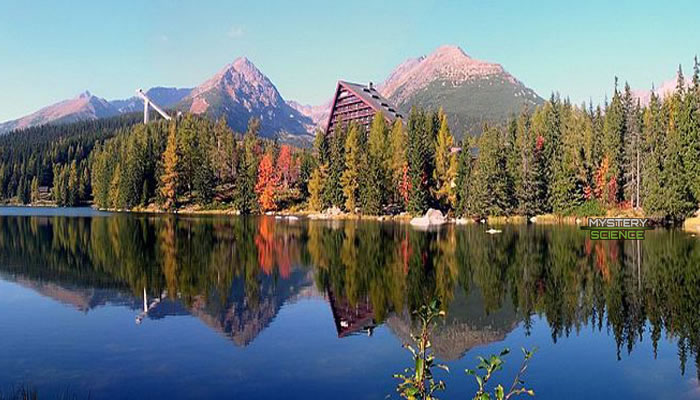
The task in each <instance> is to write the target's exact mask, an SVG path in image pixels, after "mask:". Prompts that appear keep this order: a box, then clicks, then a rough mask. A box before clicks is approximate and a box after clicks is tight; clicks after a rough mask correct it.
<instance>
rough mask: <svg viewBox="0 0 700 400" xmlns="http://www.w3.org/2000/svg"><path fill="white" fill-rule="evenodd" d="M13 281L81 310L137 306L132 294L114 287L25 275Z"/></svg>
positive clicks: (137, 303)
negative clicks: (108, 306)
mask: <svg viewBox="0 0 700 400" xmlns="http://www.w3.org/2000/svg"><path fill="white" fill-rule="evenodd" d="M3 278H4V277H3ZM15 282H16V283H17V284H19V285H21V286H23V287H25V288H27V289H31V290H34V291H35V292H37V293H39V294H41V295H43V296H46V297H49V298H52V299H54V300H56V301H58V302H60V303H63V304H67V305H70V306H73V307H75V308H76V309H78V310H79V311H82V312H88V311H90V310H92V309H93V308H96V307H99V306H104V305H106V304H115V305H126V306H129V307H131V308H134V309H135V308H138V306H139V302H138V300H136V299H134V298H133V296H130V295H128V294H125V293H123V292H121V291H119V290H115V289H98V288H82V287H77V286H76V287H68V286H64V285H61V284H59V283H54V282H43V281H35V280H32V279H28V278H25V277H17V278H16V279H15Z"/></svg>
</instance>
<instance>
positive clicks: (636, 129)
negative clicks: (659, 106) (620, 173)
mask: <svg viewBox="0 0 700 400" xmlns="http://www.w3.org/2000/svg"><path fill="white" fill-rule="evenodd" d="M623 109H624V113H625V136H624V139H625V144H624V153H625V156H624V183H625V186H624V199H625V201H626V202H628V203H629V204H630V205H631V206H632V207H634V208H638V207H639V196H640V186H641V169H642V167H641V156H642V155H641V150H642V149H641V147H642V139H641V106H640V104H639V99H635V97H634V96H633V95H632V91H631V89H630V85H629V84H628V83H625V92H624V95H623Z"/></svg>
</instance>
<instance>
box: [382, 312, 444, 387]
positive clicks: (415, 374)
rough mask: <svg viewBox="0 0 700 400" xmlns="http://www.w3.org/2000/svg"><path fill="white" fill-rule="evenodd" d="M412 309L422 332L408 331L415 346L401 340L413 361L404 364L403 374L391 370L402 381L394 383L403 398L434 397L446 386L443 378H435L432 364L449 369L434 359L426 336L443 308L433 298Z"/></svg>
mask: <svg viewBox="0 0 700 400" xmlns="http://www.w3.org/2000/svg"><path fill="white" fill-rule="evenodd" d="M413 313H414V314H415V315H416V316H417V317H418V319H419V320H420V323H421V332H420V334H419V335H411V338H412V339H413V342H414V344H415V346H416V347H415V348H414V347H413V346H411V345H410V344H404V346H403V347H404V348H406V349H408V351H410V352H411V354H412V356H413V361H414V364H415V365H414V366H413V367H409V368H406V369H405V370H404V373H403V374H394V378H397V379H400V380H401V381H402V382H401V383H399V384H398V385H397V387H396V391H397V392H398V393H399V395H400V396H401V397H402V398H404V399H409V400H437V397H435V395H434V393H435V392H438V391H441V390H445V382H443V381H441V380H435V378H434V377H433V371H434V369H435V368H440V369H443V370H445V371H447V372H449V371H450V370H449V368H448V367H447V366H446V365H443V364H438V363H436V360H435V356H434V354H433V351H432V350H431V347H432V345H431V343H430V337H429V336H430V331H431V330H432V327H433V325H434V322H435V320H436V319H437V318H439V317H444V316H445V312H444V311H442V310H440V307H439V304H438V302H437V301H436V300H433V301H432V302H431V303H430V304H429V305H423V306H421V307H420V308H419V309H418V310H417V311H414V312H413Z"/></svg>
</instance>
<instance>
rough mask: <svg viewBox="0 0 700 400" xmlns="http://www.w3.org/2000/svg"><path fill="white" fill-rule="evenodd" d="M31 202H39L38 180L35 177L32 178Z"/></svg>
mask: <svg viewBox="0 0 700 400" xmlns="http://www.w3.org/2000/svg"><path fill="white" fill-rule="evenodd" d="M31 202H32V203H37V202H39V178H37V177H36V176H35V177H33V178H32V194H31Z"/></svg>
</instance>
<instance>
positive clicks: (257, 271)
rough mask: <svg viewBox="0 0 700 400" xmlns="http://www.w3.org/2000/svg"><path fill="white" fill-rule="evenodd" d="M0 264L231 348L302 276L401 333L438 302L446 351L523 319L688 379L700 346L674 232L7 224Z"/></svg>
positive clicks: (158, 221)
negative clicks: (197, 327) (618, 234)
mask: <svg viewBox="0 0 700 400" xmlns="http://www.w3.org/2000/svg"><path fill="white" fill-rule="evenodd" d="M307 265H308V266H311V267H312V269H307V267H305V266H307ZM0 270H1V272H2V273H4V274H10V275H14V276H19V277H21V278H22V279H24V280H29V281H34V282H47V283H52V284H57V285H59V286H60V288H64V287H69V286H73V287H75V286H77V287H82V288H92V289H116V290H118V291H120V292H121V293H130V294H131V295H132V296H134V297H140V296H141V293H142V292H143V288H144V287H145V288H147V290H148V292H149V295H151V296H160V295H161V294H162V293H163V291H165V290H167V292H168V295H169V296H170V299H171V300H172V301H178V302H181V303H182V304H184V305H185V306H186V307H187V308H188V309H189V310H190V312H192V313H193V314H195V315H197V316H198V317H199V318H202V320H205V322H207V324H209V325H211V326H212V327H214V328H215V329H217V330H220V331H221V332H223V333H224V334H226V335H227V336H230V337H232V338H234V340H236V342H237V343H240V344H246V343H249V342H250V340H252V338H254V337H255V336H256V335H257V334H258V333H259V332H260V330H262V329H264V327H265V326H267V324H269V322H270V321H271V320H272V319H273V318H274V316H275V315H276V313H277V312H278V310H279V308H280V307H281V305H282V304H283V303H284V302H285V301H287V299H289V298H293V297H294V296H296V295H298V293H299V292H300V291H301V290H303V289H304V287H306V286H307V285H308V279H309V273H310V272H311V271H312V272H313V280H314V281H315V284H316V287H317V288H318V289H319V291H321V292H324V293H332V294H333V296H334V298H335V299H337V300H338V304H342V307H344V308H347V309H348V310H351V309H352V308H353V307H354V308H355V309H361V310H363V312H371V314H372V318H373V319H374V321H375V322H377V323H379V322H382V321H386V320H390V321H393V322H392V323H391V325H392V328H393V329H395V330H396V331H397V332H401V331H402V329H403V328H406V327H408V326H409V325H410V320H406V319H405V318H404V317H406V316H407V315H408V314H407V313H408V310H411V309H415V308H416V307H417V306H419V305H420V304H424V303H426V301H427V300H429V299H432V298H435V297H437V298H439V299H440V300H441V301H442V302H443V304H445V307H446V308H448V311H449V313H448V318H447V322H446V325H445V327H444V333H445V334H444V335H443V339H444V341H443V342H442V343H441V344H439V346H443V347H444V349H446V350H445V351H446V352H449V353H450V354H451V356H453V357H456V356H458V355H459V354H460V352H461V351H462V350H464V349H466V348H468V346H470V345H472V344H474V343H478V342H479V340H482V341H488V340H497V339H498V338H500V337H502V336H503V335H504V334H505V332H507V331H509V330H510V329H512V327H513V321H515V320H516V319H517V320H519V319H522V320H523V321H524V324H525V328H526V329H529V326H530V323H531V318H532V316H533V315H540V316H542V317H543V318H545V319H546V320H547V322H548V324H549V326H550V329H551V334H552V338H553V340H558V339H559V338H561V337H563V336H567V335H569V334H570V333H571V332H575V331H578V330H580V329H582V328H583V327H585V326H592V327H594V328H596V329H598V330H602V329H606V330H609V331H610V332H611V334H612V335H613V337H614V338H615V340H616V342H617V353H618V356H619V357H621V356H622V353H623V350H627V352H630V351H632V349H633V348H634V346H635V344H636V343H639V341H640V340H641V338H642V335H643V333H644V332H645V331H649V332H650V335H651V340H652V343H653V345H654V347H656V346H657V344H658V341H659V340H660V339H661V337H662V335H663V334H664V332H665V333H666V334H667V335H669V336H671V337H673V338H676V339H677V340H678V349H679V358H680V363H681V369H683V370H684V369H685V365H686V363H687V361H688V359H689V358H690V359H693V358H694V359H695V362H698V361H697V360H698V349H699V348H700V338H699V335H700V313H699V312H698V304H700V244H698V242H697V241H696V240H695V239H692V238H689V237H687V236H685V235H683V234H681V233H678V232H665V231H659V232H648V237H647V240H646V241H644V242H631V241H630V242H614V241H607V242H603V241H590V240H588V239H587V238H586V236H585V233H584V232H582V231H580V230H578V229H577V228H575V227H541V226H525V225H523V226H507V227H505V228H504V229H503V233H502V234H499V235H486V234H485V233H484V232H483V229H482V228H481V227H479V226H468V227H455V226H447V227H445V228H443V229H441V230H440V231H435V232H418V231H415V230H413V229H411V228H410V227H408V226H405V225H400V224H379V223H357V224H356V223H345V224H342V223H341V224H337V223H335V224H333V223H332V224H328V223H324V222H320V221H309V222H308V223H305V222H298V223H288V222H286V221H279V220H275V219H274V218H268V217H261V218H223V217H211V218H188V217H177V218H176V217H164V216H155V217H154V216H133V215H127V216H124V215H113V216H110V217H107V218H104V217H96V218H60V217H31V218H29V217H2V218H0ZM30 286H31V284H30ZM34 287H40V286H39V285H34ZM41 287H42V289H41V290H44V291H47V292H50V293H55V292H56V290H55V289H54V288H53V287H50V286H46V285H43V286H41ZM37 290H40V289H37ZM85 293H92V292H89V291H75V293H73V292H71V293H61V294H56V295H55V296H56V297H59V296H68V297H69V298H71V299H74V300H71V302H74V303H75V304H80V305H81V307H88V308H89V307H91V306H92V305H94V304H103V303H104V300H103V298H104V297H105V296H108V294H106V293H109V292H105V291H101V292H99V293H100V294H99V296H100V297H99V300H95V299H97V298H96V297H95V298H92V299H85V300H81V298H79V297H78V298H76V297H75V296H88V294H85ZM94 293H97V292H94ZM92 296H94V295H92ZM402 327H403V328H402ZM487 327H489V328H487ZM647 327H648V328H649V329H647ZM437 347H438V344H437V343H436V348H437ZM448 350H449V351H448Z"/></svg>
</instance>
